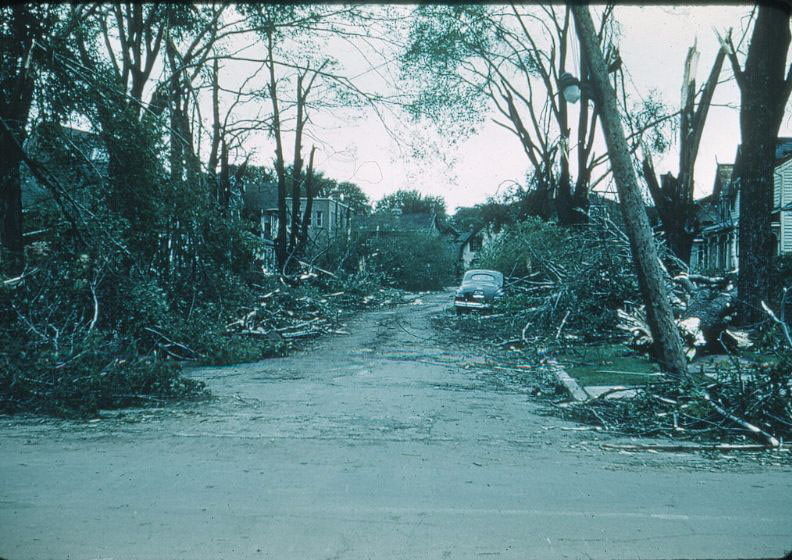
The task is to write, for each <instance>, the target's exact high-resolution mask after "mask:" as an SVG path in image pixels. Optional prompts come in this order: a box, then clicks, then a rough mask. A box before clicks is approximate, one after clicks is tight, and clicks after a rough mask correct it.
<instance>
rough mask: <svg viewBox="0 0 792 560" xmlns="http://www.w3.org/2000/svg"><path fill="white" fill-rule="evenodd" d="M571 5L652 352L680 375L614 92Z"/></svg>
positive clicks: (590, 31)
mask: <svg viewBox="0 0 792 560" xmlns="http://www.w3.org/2000/svg"><path fill="white" fill-rule="evenodd" d="M571 10H572V13H573V15H574V18H575V27H576V28H577V34H578V37H579V39H580V47H581V55H582V56H585V57H586V61H587V63H588V65H589V69H590V75H591V84H592V87H593V89H594V92H595V99H596V100H597V103H598V105H599V111H600V121H601V122H602V126H603V130H604V132H605V141H606V143H607V146H608V153H609V156H610V160H611V169H612V172H613V178H614V180H615V182H616V188H617V190H618V193H619V201H620V205H621V209H622V214H623V216H624V223H625V225H626V228H627V234H628V236H629V238H630V247H631V249H632V256H633V260H634V262H635V268H636V272H637V275H638V281H639V284H640V287H641V294H642V295H643V300H644V303H645V305H646V314H647V320H648V323H649V328H650V329H651V331H652V336H653V338H654V344H655V350H656V355H657V356H658V358H659V361H660V365H661V366H662V367H663V369H664V370H666V371H667V372H669V373H671V374H673V375H676V376H680V377H681V376H683V375H685V374H686V373H687V360H686V359H685V355H684V353H683V350H682V343H681V340H680V338H679V332H678V331H677V328H676V325H675V324H674V316H673V313H672V311H671V304H670V301H669V297H668V293H667V289H666V286H665V284H664V282H663V277H662V274H661V271H660V266H659V261H658V257H657V248H656V247H655V244H654V238H653V236H652V230H651V228H650V227H649V219H648V218H647V216H646V210H645V208H644V205H643V200H642V199H641V193H640V191H639V189H638V182H637V180H636V176H635V170H634V169H633V167H632V160H631V158H630V152H629V149H628V147H627V141H626V139H625V136H624V130H623V128H622V125H621V120H620V116H619V109H618V105H617V102H616V94H615V92H614V91H613V88H612V87H611V85H610V83H609V82H608V70H607V66H606V65H605V61H604V59H603V57H602V52H601V51H600V48H599V45H598V43H597V39H596V35H595V31H594V24H593V22H592V20H591V14H590V13H589V10H588V6H586V5H584V4H571Z"/></svg>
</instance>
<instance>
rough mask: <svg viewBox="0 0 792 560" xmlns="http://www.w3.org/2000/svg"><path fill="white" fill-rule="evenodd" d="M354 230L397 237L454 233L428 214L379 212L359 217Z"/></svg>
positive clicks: (437, 218)
mask: <svg viewBox="0 0 792 560" xmlns="http://www.w3.org/2000/svg"><path fill="white" fill-rule="evenodd" d="M355 229H356V230H357V231H360V232H364V233H366V234H368V235H375V236H398V235H407V234H415V233H425V234H427V235H434V236H440V235H443V234H451V236H453V235H454V234H455V233H456V231H455V230H454V231H451V230H452V229H453V228H450V226H448V225H446V224H445V223H443V221H442V220H441V219H440V217H439V216H438V215H437V214H434V213H430V212H411V213H408V214H403V213H401V211H398V210H397V211H380V212H375V213H373V214H370V215H368V216H364V217H361V218H360V219H358V220H357V221H356V224H355Z"/></svg>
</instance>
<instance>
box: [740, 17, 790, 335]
mask: <svg viewBox="0 0 792 560" xmlns="http://www.w3.org/2000/svg"><path fill="white" fill-rule="evenodd" d="M789 18H790V8H789V6H786V5H783V4H782V3H777V4H760V5H759V8H758V15H757V19H756V23H755V24H754V29H753V35H752V37H751V44H750V47H749V49H748V56H747V57H746V60H745V69H744V70H742V71H740V70H739V64H738V63H737V60H736V55H735V54H734V53H730V58H731V61H732V66H733V67H734V69H735V76H736V78H737V84H738V85H739V87H740V97H741V105H740V133H741V146H740V151H739V154H738V157H737V161H736V162H735V170H734V177H735V181H737V185H738V189H739V193H740V226H739V227H740V230H739V262H740V268H739V276H738V281H737V294H738V302H737V309H738V315H739V320H740V322H741V323H742V324H744V325H748V324H752V323H756V322H759V321H762V320H764V319H765V315H764V313H763V311H762V305H761V303H762V302H763V301H767V299H768V295H769V294H768V292H769V276H770V266H771V260H772V252H773V247H772V238H771V229H770V213H771V212H772V209H773V170H774V167H775V147H776V143H777V140H778V129H779V127H780V125H781V120H782V118H783V115H784V108H785V106H786V102H787V99H789V91H790V78H789V77H787V79H786V80H785V79H784V71H785V65H786V57H787V51H788V50H789V44H790V31H789Z"/></svg>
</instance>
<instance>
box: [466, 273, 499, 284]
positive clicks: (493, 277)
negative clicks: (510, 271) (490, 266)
mask: <svg viewBox="0 0 792 560" xmlns="http://www.w3.org/2000/svg"><path fill="white" fill-rule="evenodd" d="M502 278H503V277H502V276H501V275H500V272H495V271H488V270H475V271H474V270H470V271H468V272H467V273H466V274H465V277H464V278H463V279H462V282H463V283H470V282H473V283H476V284H492V285H494V286H500V285H501V284H502V283H503V280H502Z"/></svg>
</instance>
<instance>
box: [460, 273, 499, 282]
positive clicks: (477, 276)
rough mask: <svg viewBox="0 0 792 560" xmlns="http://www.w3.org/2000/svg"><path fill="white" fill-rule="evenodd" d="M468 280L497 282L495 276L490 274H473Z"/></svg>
mask: <svg viewBox="0 0 792 560" xmlns="http://www.w3.org/2000/svg"><path fill="white" fill-rule="evenodd" d="M467 280H468V282H486V283H488V284H494V283H495V278H493V277H492V276H490V275H489V274H473V275H471V276H470V277H469V278H468V279H467Z"/></svg>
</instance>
